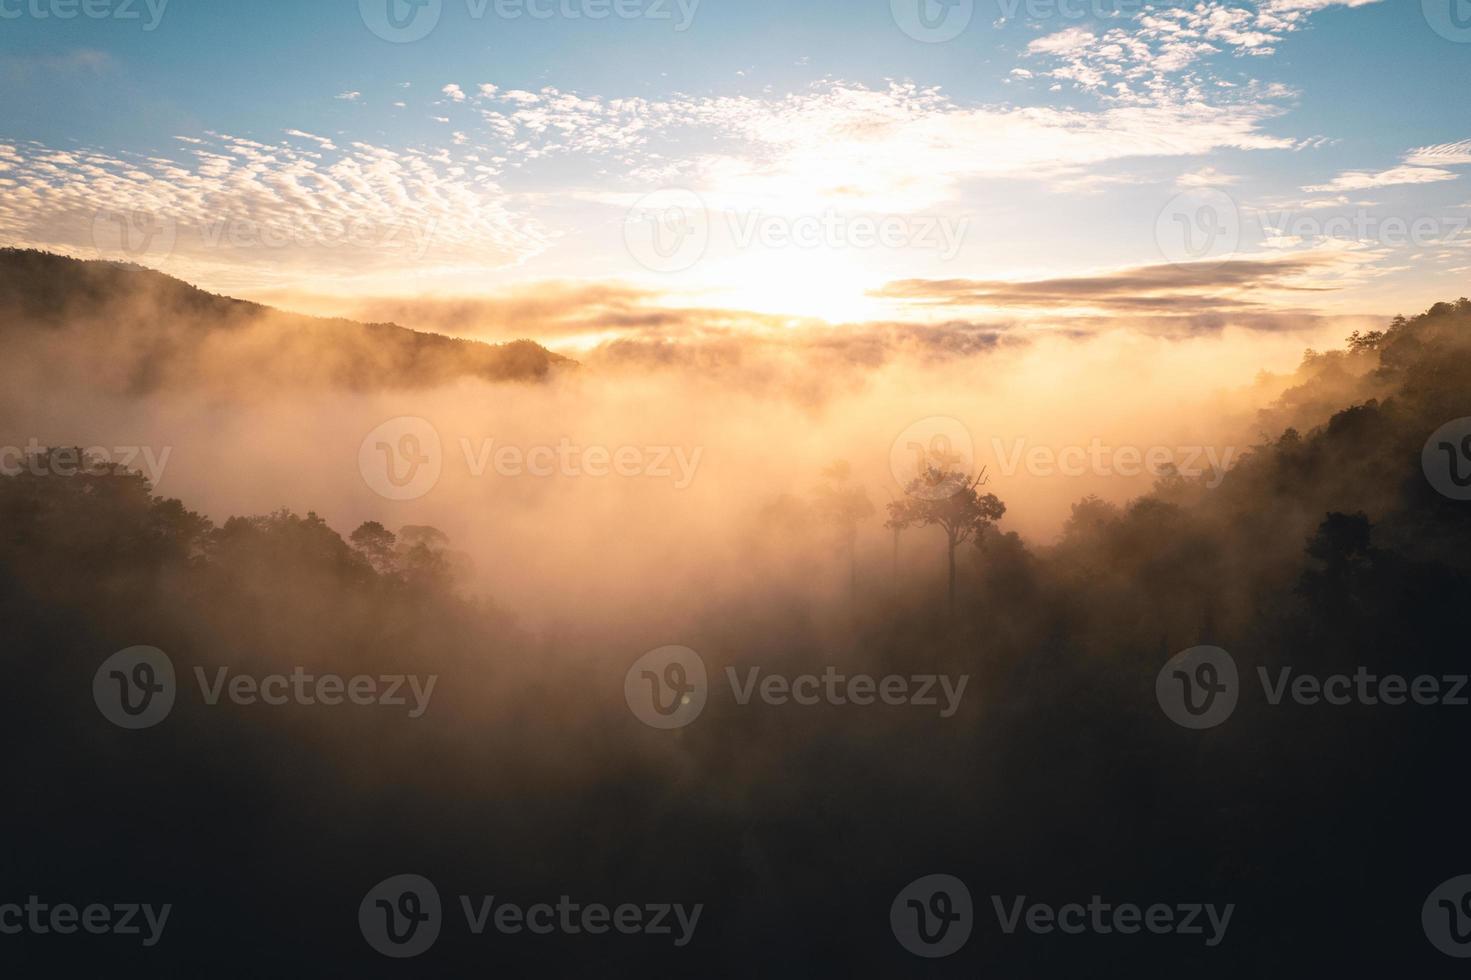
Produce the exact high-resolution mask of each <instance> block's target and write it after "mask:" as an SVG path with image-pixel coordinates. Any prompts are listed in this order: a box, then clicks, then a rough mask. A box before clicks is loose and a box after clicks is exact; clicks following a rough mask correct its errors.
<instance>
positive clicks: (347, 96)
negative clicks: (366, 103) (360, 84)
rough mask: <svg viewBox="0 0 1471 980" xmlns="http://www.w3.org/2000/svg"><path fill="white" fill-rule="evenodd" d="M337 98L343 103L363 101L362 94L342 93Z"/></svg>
mask: <svg viewBox="0 0 1471 980" xmlns="http://www.w3.org/2000/svg"><path fill="white" fill-rule="evenodd" d="M336 97H337V98H338V99H340V100H341V101H343V102H356V101H357V100H358V99H361V98H362V97H363V93H361V92H342V93H339V94H338V95H337V96H336Z"/></svg>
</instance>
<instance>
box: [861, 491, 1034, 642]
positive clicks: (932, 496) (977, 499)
mask: <svg viewBox="0 0 1471 980" xmlns="http://www.w3.org/2000/svg"><path fill="white" fill-rule="evenodd" d="M987 482H988V478H987V476H986V470H985V468H984V467H982V468H981V471H980V472H979V473H977V474H976V475H975V477H974V478H970V477H966V476H965V475H964V474H960V473H956V472H954V471H949V470H943V469H940V468H938V467H930V468H929V469H927V470H926V471H925V473H924V474H923V475H921V476H917V477H915V478H914V479H913V480H911V481H910V482H909V485H908V486H907V487H905V488H904V493H905V496H904V497H903V498H902V499H899V500H894V501H891V502H890V503H889V519H888V521H886V522H885V524H884V526H885V527H889V528H892V529H894V530H895V531H902V530H904V529H906V528H911V527H939V528H941V529H942V530H944V532H945V541H946V550H945V556H946V560H947V563H948V567H949V587H948V590H947V595H948V602H947V606H948V608H949V610H950V614H951V615H952V616H953V615H954V614H955V549H956V548H958V547H960V546H961V545H963V544H965V543H966V542H967V541H970V540H975V539H979V538H980V536H981V535H982V534H984V533H985V532H986V530H987V529H989V528H990V527H991V526H992V525H994V524H995V523H996V522H997V521H999V520H1001V517H1002V515H1004V514H1005V513H1006V505H1005V504H1003V503H1002V502H1001V500H1000V499H999V498H998V497H997V496H996V495H995V494H994V493H986V494H983V493H981V492H980V491H979V490H977V489H976V488H977V487H982V486H985V485H986V483H987Z"/></svg>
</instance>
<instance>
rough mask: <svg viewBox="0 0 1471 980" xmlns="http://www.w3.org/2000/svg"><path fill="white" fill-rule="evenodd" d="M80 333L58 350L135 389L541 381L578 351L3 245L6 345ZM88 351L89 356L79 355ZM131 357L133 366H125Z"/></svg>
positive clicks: (0, 298)
mask: <svg viewBox="0 0 1471 980" xmlns="http://www.w3.org/2000/svg"><path fill="white" fill-rule="evenodd" d="M72 332H81V333H83V334H84V335H86V336H84V337H80V338H75V340H80V341H85V343H81V344H78V343H69V344H67V345H66V353H65V354H62V352H61V351H60V349H58V350H57V354H58V356H65V357H67V359H69V360H71V359H74V357H73V355H76V356H81V357H83V359H86V358H88V357H90V358H91V359H93V360H96V359H97V357H98V356H100V355H105V356H106V357H107V358H108V367H109V370H108V371H106V372H103V373H101V374H98V373H90V375H89V376H90V377H92V378H98V377H101V378H102V379H103V383H104V384H106V381H107V379H108V378H116V379H117V380H118V382H119V383H120V385H121V386H122V387H123V388H125V389H126V390H127V391H129V392H130V393H143V392H147V391H151V390H157V389H160V388H174V387H189V386H193V385H196V384H206V385H209V384H218V383H221V382H223V383H225V384H227V385H228V386H230V387H241V386H256V385H267V386H270V385H295V384H301V385H318V386H332V387H341V388H347V389H352V390H360V391H361V390H375V389H385V388H421V387H433V386H436V385H441V384H444V383H446V382H451V381H455V380H458V379H461V378H479V379H482V380H486V381H534V380H539V379H542V378H545V377H546V376H547V375H548V374H550V373H551V372H552V371H553V370H555V369H556V368H558V367H572V366H575V363H576V362H574V361H572V360H570V359H568V358H565V357H562V356H561V355H559V354H554V353H552V352H551V351H548V350H547V349H546V348H544V347H542V346H541V345H539V344H536V343H533V342H532V341H529V340H518V341H515V342H514V343H509V344H486V343H482V342H479V341H474V340H461V339H457V338H454V337H446V336H443V335H441V334H434V333H423V332H420V331H417V330H410V329H407V328H405V327H401V326H398V325H397V324H393V323H358V322H356V321H353V320H344V319H326V318H321V317H311V316H302V315H299V314H293V313H286V312H283V311H280V310H276V309H273V308H271V307H269V306H263V305H261V304H259V303H251V302H246V301H244V300H239V299H232V298H230V297H227V296H219V295H216V294H214V293H209V292H205V291H204V290H202V289H198V288H196V287H194V286H191V285H189V284H188V283H186V282H183V281H181V280H178V279H175V278H173V277H171V276H166V275H164V274H163V273H160V272H155V271H153V270H151V269H145V268H142V267H141V266H136V265H131V264H125V263H118V262H102V261H85V260H81V259H73V258H67V257H65V256H61V255H53V254H51V253H49V252H41V251H34V250H23V249H10V248H7V249H0V349H3V348H6V347H10V345H13V344H27V343H42V344H44V343H45V341H46V338H47V337H48V336H54V335H56V334H57V333H67V334H70V333H72ZM79 351H85V352H86V354H79V353H78V352H79ZM119 365H121V366H122V367H123V368H124V370H123V371H121V372H119V371H118V367H119Z"/></svg>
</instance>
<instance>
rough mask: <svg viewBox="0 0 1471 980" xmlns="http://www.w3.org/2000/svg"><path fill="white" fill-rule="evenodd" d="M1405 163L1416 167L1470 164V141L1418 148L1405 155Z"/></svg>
mask: <svg viewBox="0 0 1471 980" xmlns="http://www.w3.org/2000/svg"><path fill="white" fill-rule="evenodd" d="M1405 163H1408V164H1412V165H1414V166H1417V167H1453V166H1457V165H1459V164H1468V163H1471V140H1461V141H1459V142H1456V143H1441V144H1440V145H1439V146H1422V147H1419V148H1418V149H1414V150H1411V151H1410V152H1409V153H1407V154H1405Z"/></svg>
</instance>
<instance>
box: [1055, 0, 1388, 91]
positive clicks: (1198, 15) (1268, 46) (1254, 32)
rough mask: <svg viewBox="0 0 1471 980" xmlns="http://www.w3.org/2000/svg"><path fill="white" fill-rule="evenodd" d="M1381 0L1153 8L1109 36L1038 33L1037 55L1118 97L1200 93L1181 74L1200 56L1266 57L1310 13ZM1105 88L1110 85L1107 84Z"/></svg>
mask: <svg viewBox="0 0 1471 980" xmlns="http://www.w3.org/2000/svg"><path fill="white" fill-rule="evenodd" d="M1374 2H1376V0H1267V2H1263V3H1259V4H1256V5H1251V4H1245V5H1243V4H1236V3H1225V2H1220V0H1207V2H1199V3H1195V4H1193V5H1192V6H1188V7H1166V8H1156V7H1153V6H1150V7H1146V8H1145V9H1144V10H1143V11H1141V12H1139V13H1137V14H1135V15H1134V16H1133V17H1132V18H1131V20H1132V21H1133V23H1132V24H1131V25H1130V26H1128V27H1115V28H1111V29H1109V30H1107V31H1104V32H1102V33H1101V34H1095V33H1093V32H1092V31H1091V30H1088V29H1086V28H1082V27H1069V28H1066V29H1064V30H1061V31H1058V32H1056V33H1054V34H1049V35H1047V36H1045V37H1040V38H1037V39H1036V40H1034V41H1032V42H1031V43H1030V44H1029V45H1028V46H1027V55H1028V56H1029V57H1035V58H1041V59H1050V60H1053V61H1058V62H1061V64H1060V65H1058V66H1057V67H1055V68H1052V69H1050V70H1048V71H1045V72H1043V74H1045V75H1048V76H1050V77H1052V78H1057V79H1061V80H1063V81H1071V82H1073V83H1075V84H1076V85H1078V86H1080V87H1081V88H1083V89H1086V90H1095V91H1106V92H1107V94H1108V96H1109V97H1110V98H1116V99H1120V98H1121V99H1129V98H1140V97H1146V96H1148V95H1153V96H1158V95H1159V94H1160V93H1162V92H1165V91H1170V90H1180V91H1185V92H1190V91H1197V90H1198V80H1196V79H1186V80H1184V81H1183V82H1177V81H1176V80H1174V79H1173V78H1172V77H1171V76H1176V75H1178V74H1179V73H1181V72H1184V71H1185V70H1186V69H1188V68H1190V67H1191V66H1192V65H1195V64H1196V63H1197V62H1199V61H1201V60H1203V59H1207V58H1210V57H1212V56H1215V55H1218V54H1221V53H1223V52H1227V51H1229V52H1230V53H1232V54H1234V55H1237V56H1243V55H1256V56H1266V55H1271V54H1273V53H1275V51H1276V46H1277V44H1278V43H1280V42H1281V41H1282V39H1283V38H1284V37H1285V36H1286V35H1288V34H1290V33H1292V32H1294V31H1296V30H1299V29H1300V28H1301V27H1302V26H1303V25H1304V23H1305V22H1306V19H1307V17H1308V16H1309V15H1310V14H1312V13H1314V12H1316V11H1319V10H1323V9H1325V8H1327V7H1332V6H1345V7H1359V6H1364V5H1365V4H1368V3H1374ZM1105 86H1108V88H1107V89H1105Z"/></svg>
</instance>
